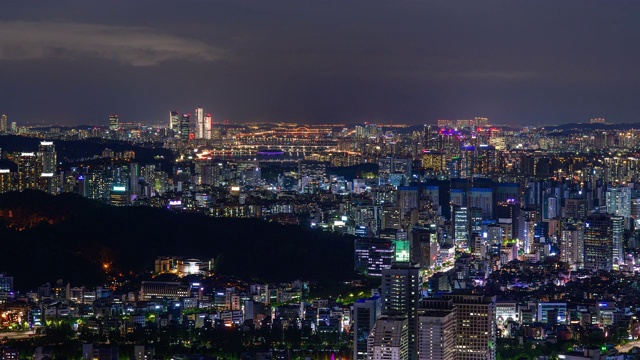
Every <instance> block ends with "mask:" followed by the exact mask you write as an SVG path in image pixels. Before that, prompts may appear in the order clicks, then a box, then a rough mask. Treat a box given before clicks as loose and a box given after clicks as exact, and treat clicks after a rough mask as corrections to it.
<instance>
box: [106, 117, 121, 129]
mask: <svg viewBox="0 0 640 360" xmlns="http://www.w3.org/2000/svg"><path fill="white" fill-rule="evenodd" d="M119 129H120V119H119V116H118V114H111V115H109V130H111V131H118V130H119Z"/></svg>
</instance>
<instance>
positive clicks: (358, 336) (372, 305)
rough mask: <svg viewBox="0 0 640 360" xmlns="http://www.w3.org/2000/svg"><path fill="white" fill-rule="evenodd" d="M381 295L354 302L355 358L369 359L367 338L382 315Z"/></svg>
mask: <svg viewBox="0 0 640 360" xmlns="http://www.w3.org/2000/svg"><path fill="white" fill-rule="evenodd" d="M380 310H381V308H380V297H379V296H375V297H371V298H368V299H359V300H356V302H354V303H353V358H354V359H355V360H366V359H367V338H368V337H369V334H370V333H371V330H372V329H373V327H374V325H375V324H376V320H377V319H378V317H379V316H380Z"/></svg>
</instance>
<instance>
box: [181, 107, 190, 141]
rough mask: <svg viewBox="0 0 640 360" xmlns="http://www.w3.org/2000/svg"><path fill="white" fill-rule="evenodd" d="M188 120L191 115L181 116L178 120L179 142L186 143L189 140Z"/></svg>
mask: <svg viewBox="0 0 640 360" xmlns="http://www.w3.org/2000/svg"><path fill="white" fill-rule="evenodd" d="M190 119H191V114H182V117H181V118H180V127H179V129H180V131H179V134H180V140H183V141H186V140H189V130H190V127H189V126H190Z"/></svg>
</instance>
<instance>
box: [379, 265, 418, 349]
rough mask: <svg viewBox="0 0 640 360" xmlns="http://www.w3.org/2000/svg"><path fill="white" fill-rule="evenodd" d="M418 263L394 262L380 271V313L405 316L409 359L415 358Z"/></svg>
mask: <svg viewBox="0 0 640 360" xmlns="http://www.w3.org/2000/svg"><path fill="white" fill-rule="evenodd" d="M420 270H421V268H420V266H419V265H414V264H410V263H408V262H403V263H398V262H397V263H394V264H393V265H392V266H391V268H390V269H385V270H383V271H382V313H383V314H388V315H402V316H406V318H407V321H408V325H409V359H410V360H415V359H417V352H418V347H417V342H416V338H417V334H418V322H417V320H418V319H417V317H418V305H419V302H420V289H421V287H422V278H421V276H420V272H421V271H420Z"/></svg>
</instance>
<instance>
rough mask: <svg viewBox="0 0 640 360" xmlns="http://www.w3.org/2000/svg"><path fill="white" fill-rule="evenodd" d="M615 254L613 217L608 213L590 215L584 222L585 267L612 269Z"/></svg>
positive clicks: (589, 268)
mask: <svg viewBox="0 0 640 360" xmlns="http://www.w3.org/2000/svg"><path fill="white" fill-rule="evenodd" d="M616 253H617V252H616ZM613 255H614V246H613V220H612V218H611V217H609V216H606V215H592V216H590V217H588V218H587V219H586V221H585V223H584V268H585V269H587V270H594V271H595V270H607V271H611V269H612V267H613Z"/></svg>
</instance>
